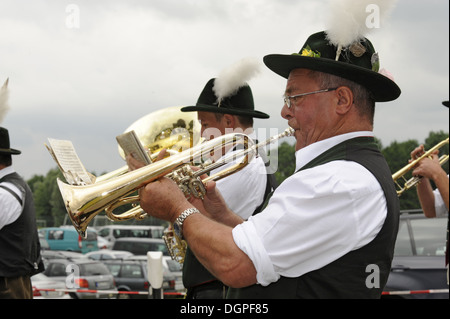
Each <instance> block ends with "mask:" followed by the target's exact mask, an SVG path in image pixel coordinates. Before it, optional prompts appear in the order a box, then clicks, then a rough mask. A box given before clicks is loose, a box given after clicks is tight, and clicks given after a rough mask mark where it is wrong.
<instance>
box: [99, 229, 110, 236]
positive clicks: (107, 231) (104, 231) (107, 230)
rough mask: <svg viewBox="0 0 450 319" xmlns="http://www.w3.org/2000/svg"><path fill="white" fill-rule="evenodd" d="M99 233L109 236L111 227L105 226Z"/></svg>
mask: <svg viewBox="0 0 450 319" xmlns="http://www.w3.org/2000/svg"><path fill="white" fill-rule="evenodd" d="M98 234H99V235H100V236H102V237H108V235H109V229H108V228H103V229H101V230H100V231H99V232H98Z"/></svg>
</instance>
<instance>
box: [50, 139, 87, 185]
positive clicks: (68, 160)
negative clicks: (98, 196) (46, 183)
mask: <svg viewBox="0 0 450 319" xmlns="http://www.w3.org/2000/svg"><path fill="white" fill-rule="evenodd" d="M48 141H49V144H50V146H48V145H47V144H46V145H45V146H46V147H47V149H48V151H49V152H50V155H51V156H52V157H53V159H54V160H55V162H56V164H58V167H59V169H60V170H61V172H62V173H63V175H64V177H65V178H66V181H67V182H68V183H69V184H71V185H90V184H92V183H93V182H94V180H93V175H91V174H89V173H88V172H87V171H86V169H85V167H84V166H83V164H82V163H81V161H80V159H79V157H78V155H77V153H76V151H75V148H74V146H73V144H72V142H71V141H65V140H56V139H52V138H49V139H48Z"/></svg>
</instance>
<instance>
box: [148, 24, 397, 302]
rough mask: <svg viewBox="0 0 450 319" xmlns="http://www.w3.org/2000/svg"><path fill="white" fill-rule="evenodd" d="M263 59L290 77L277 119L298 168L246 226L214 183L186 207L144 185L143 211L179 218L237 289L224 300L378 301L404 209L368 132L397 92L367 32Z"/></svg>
mask: <svg viewBox="0 0 450 319" xmlns="http://www.w3.org/2000/svg"><path fill="white" fill-rule="evenodd" d="M264 62H265V64H266V65H267V66H268V67H269V68H270V69H271V70H273V71H274V72H275V73H277V74H279V75H281V76H283V77H285V78H287V85H286V90H285V96H284V101H283V102H284V106H283V108H282V110H281V115H282V117H283V118H284V119H286V120H287V121H288V124H289V126H291V127H292V128H293V129H294V130H295V138H296V140H297V142H296V150H297V151H296V172H295V173H294V174H293V175H292V176H290V177H289V178H287V179H286V180H285V181H284V182H283V183H282V184H281V185H280V186H278V188H277V189H276V190H275V192H274V193H273V196H272V197H271V199H270V201H269V203H268V205H267V207H266V208H265V209H264V210H263V211H262V212H261V213H259V214H258V215H256V216H253V217H251V218H250V219H249V220H247V221H244V220H242V219H241V218H239V217H238V216H237V215H235V214H233V212H232V211H231V210H230V209H229V208H228V207H226V205H225V203H224V202H223V201H222V200H221V196H220V193H219V192H218V191H217V190H216V189H215V187H214V183H209V184H208V185H207V196H206V198H205V200H204V201H200V200H193V201H191V202H188V201H187V200H186V199H185V198H184V197H183V196H182V194H178V193H177V191H176V187H177V186H176V185H174V183H173V182H171V181H170V180H167V179H161V180H159V181H158V182H155V183H151V184H148V185H147V186H146V187H145V189H144V190H143V191H141V194H140V195H141V197H140V198H141V202H140V204H141V207H143V208H144V209H145V210H146V212H147V213H149V214H150V215H152V216H155V217H158V218H163V219H166V220H169V221H172V222H175V220H179V219H180V217H181V218H182V219H183V220H182V221H183V222H182V224H181V225H180V231H179V232H180V233H181V234H182V236H183V237H184V238H185V239H186V241H187V242H188V244H189V246H190V248H191V249H192V251H193V252H194V254H195V255H196V257H197V258H198V260H199V261H200V262H201V263H202V264H203V265H204V266H205V267H206V268H207V269H208V270H210V271H211V273H213V274H214V275H215V276H216V277H217V278H219V279H220V280H222V281H223V282H224V283H226V284H227V285H228V286H230V287H234V288H230V290H229V292H228V297H230V298H254V299H255V298H379V297H380V296H381V293H382V291H383V288H384V286H385V284H386V281H387V278H388V275H389V271H390V266H391V262H392V257H393V251H394V245H395V239H396V236H397V231H398V219H399V206H400V205H399V200H398V197H397V193H396V190H395V186H394V182H393V180H392V175H391V172H390V169H389V167H388V165H387V163H386V161H385V159H384V157H383V156H382V155H381V152H380V151H379V149H378V147H377V144H376V142H375V139H374V135H373V118H374V108H375V102H386V101H392V100H395V99H396V98H398V97H399V95H400V89H399V87H398V86H397V85H396V84H395V82H394V81H393V80H391V79H390V78H388V77H387V76H385V75H383V74H382V73H380V72H379V62H380V60H379V57H378V54H377V53H376V51H375V49H374V48H373V46H372V44H371V43H370V41H369V40H368V39H366V38H364V37H363V38H357V39H354V40H353V41H352V42H351V45H339V46H336V45H334V44H332V43H331V42H330V41H329V39H328V36H327V33H326V32H319V33H316V34H313V35H311V36H310V37H309V38H308V40H307V41H306V43H305V44H304V46H303V47H302V49H301V50H300V52H299V53H298V54H297V53H296V54H293V55H269V56H266V57H265V58H264ZM385 74H386V73H385ZM164 193H169V194H170V197H168V196H167V195H166V196H165V195H164ZM153 198H158V201H157V202H156V201H153V200H152V199H153ZM194 207H196V208H194ZM194 209H198V210H200V211H201V214H199V213H192V211H193V210H194ZM186 212H191V213H187V214H186ZM205 215H206V216H205Z"/></svg>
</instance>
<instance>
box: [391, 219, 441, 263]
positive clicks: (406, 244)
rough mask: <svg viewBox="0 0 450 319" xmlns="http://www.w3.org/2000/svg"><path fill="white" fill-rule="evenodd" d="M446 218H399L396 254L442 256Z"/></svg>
mask: <svg viewBox="0 0 450 319" xmlns="http://www.w3.org/2000/svg"><path fill="white" fill-rule="evenodd" d="M446 223H447V219H446V218H418V219H401V220H400V225H399V231H398V235H397V242H396V244H395V255H396V256H444V255H445V240H446V236H447V235H446V226H447V224H446Z"/></svg>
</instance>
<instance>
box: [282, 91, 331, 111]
mask: <svg viewBox="0 0 450 319" xmlns="http://www.w3.org/2000/svg"><path fill="white" fill-rule="evenodd" d="M337 89H338V88H332V89H324V90H319V91H314V92H308V93H302V94H297V95H293V96H286V95H285V96H284V97H283V100H284V104H286V105H287V107H288V109H291V108H292V106H293V105H292V100H293V101H294V103H295V101H296V99H297V98H298V97H302V96H306V95H311V94H317V93H324V92H330V91H334V90H337Z"/></svg>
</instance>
